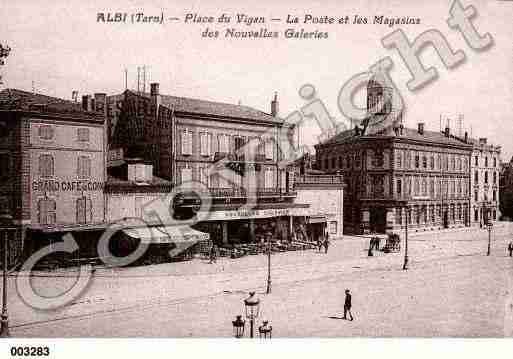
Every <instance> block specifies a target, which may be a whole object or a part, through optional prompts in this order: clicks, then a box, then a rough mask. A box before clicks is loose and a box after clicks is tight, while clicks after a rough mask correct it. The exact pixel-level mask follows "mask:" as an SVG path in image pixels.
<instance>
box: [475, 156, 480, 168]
mask: <svg viewBox="0 0 513 359" xmlns="http://www.w3.org/2000/svg"><path fill="white" fill-rule="evenodd" d="M474 165H475V166H479V159H478V157H477V156H476V157H474Z"/></svg>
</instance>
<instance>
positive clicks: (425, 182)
mask: <svg viewBox="0 0 513 359" xmlns="http://www.w3.org/2000/svg"><path fill="white" fill-rule="evenodd" d="M422 195H423V196H426V195H427V179H425V178H423V179H422Z"/></svg>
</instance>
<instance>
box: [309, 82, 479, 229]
mask: <svg viewBox="0 0 513 359" xmlns="http://www.w3.org/2000/svg"><path fill="white" fill-rule="evenodd" d="M378 76H379V75H378ZM380 83H385V82H384V81H383V80H380V79H379V78H377V79H376V78H374V79H372V80H371V81H370V82H369V86H368V89H367V90H368V92H367V93H368V97H367V102H368V106H367V107H368V109H369V110H372V111H373V110H374V104H375V103H380V102H381V103H384V104H385V105H384V106H381V107H379V108H378V109H377V111H378V113H373V112H372V111H371V112H370V113H369V119H370V120H371V121H375V122H377V123H379V124H380V126H379V128H377V130H374V131H369V132H364V130H363V129H360V128H358V127H356V128H355V129H354V130H348V131H344V132H342V133H339V134H338V135H336V136H335V137H334V138H332V139H330V140H328V141H326V142H324V143H321V144H318V145H317V146H316V156H317V164H318V167H319V169H321V170H323V171H325V172H327V173H341V174H343V176H344V180H345V182H346V188H345V196H344V197H345V198H344V229H345V231H346V232H348V233H369V232H378V233H384V232H386V231H393V230H399V229H401V228H403V227H404V226H405V224H406V220H408V225H409V227H410V228H411V229H413V230H430V229H438V228H447V227H455V226H466V225H468V224H469V210H470V198H469V193H470V178H469V169H470V163H469V161H470V154H471V151H472V145H470V144H467V143H464V141H461V140H459V139H457V138H455V137H454V136H452V135H451V134H450V130H449V128H446V129H445V131H444V132H433V131H427V130H425V129H424V124H423V123H419V124H418V128H417V129H409V128H405V127H404V126H403V125H402V114H401V112H400V111H398V110H397V109H394V107H393V106H391V105H390V104H393V103H394V101H393V99H391V98H390V96H391V95H392V94H391V91H389V89H387V88H386V87H383V88H381V89H380V88H378V87H379V84H380ZM380 96H381V97H383V98H380ZM376 116H379V118H378V119H377V120H376V118H375V117H376ZM367 123H371V122H370V121H369V122H367Z"/></svg>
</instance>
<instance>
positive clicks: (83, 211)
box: [76, 197, 93, 224]
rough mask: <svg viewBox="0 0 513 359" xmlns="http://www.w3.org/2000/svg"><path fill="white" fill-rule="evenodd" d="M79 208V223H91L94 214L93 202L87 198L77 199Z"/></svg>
mask: <svg viewBox="0 0 513 359" xmlns="http://www.w3.org/2000/svg"><path fill="white" fill-rule="evenodd" d="M76 207H77V223H78V224H84V223H91V221H92V217H93V213H92V202H91V199H89V198H86V197H81V198H77V201H76Z"/></svg>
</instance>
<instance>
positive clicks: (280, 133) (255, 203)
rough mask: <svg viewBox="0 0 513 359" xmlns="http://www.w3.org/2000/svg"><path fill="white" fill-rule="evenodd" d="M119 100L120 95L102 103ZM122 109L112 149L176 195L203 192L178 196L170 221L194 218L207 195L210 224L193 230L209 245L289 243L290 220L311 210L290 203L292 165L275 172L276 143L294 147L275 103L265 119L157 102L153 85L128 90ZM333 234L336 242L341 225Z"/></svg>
mask: <svg viewBox="0 0 513 359" xmlns="http://www.w3.org/2000/svg"><path fill="white" fill-rule="evenodd" d="M118 101H119V95H116V97H115V98H113V100H112V101H110V100H108V102H109V103H110V102H112V103H113V104H114V103H115V102H118ZM110 106H111V107H112V106H113V105H110ZM118 107H119V106H118ZM120 108H121V110H120V111H119V113H117V114H116V113H114V112H113V116H112V118H114V117H116V118H115V121H116V125H115V127H114V131H113V135H112V141H111V144H110V147H111V149H116V148H122V149H123V150H124V151H125V154H126V155H127V156H129V157H139V158H143V159H145V160H147V161H150V162H151V163H153V164H154V168H155V175H157V176H158V177H160V178H163V179H166V180H168V181H170V182H171V183H172V185H173V187H174V188H177V187H178V186H180V185H183V184H187V183H190V182H193V181H194V182H200V183H202V184H203V185H204V189H205V190H204V191H203V192H202V193H197V191H196V193H190V192H187V191H182V193H181V194H180V196H178V197H177V198H176V203H173V208H174V210H175V216H178V217H179V218H189V217H192V216H193V215H194V213H195V210H196V209H197V208H196V207H198V206H199V203H200V199H199V198H205V196H207V197H208V198H209V200H211V203H212V205H211V208H210V211H209V212H210V213H209V214H208V219H207V220H203V221H201V222H200V223H197V224H196V225H195V228H197V229H199V230H201V231H203V232H207V233H209V234H210V237H211V239H212V240H213V241H215V242H218V243H226V242H228V241H234V242H237V241H248V240H252V239H255V238H258V237H259V236H263V235H264V234H266V233H271V234H273V236H274V238H284V239H285V238H290V236H291V234H292V229H293V226H294V217H298V218H299V217H301V218H303V217H304V211H301V209H305V208H308V207H309V205H308V204H305V203H297V202H295V201H294V199H295V198H296V192H295V189H294V173H295V169H294V168H293V166H281V165H280V163H281V160H282V159H283V158H282V156H283V154H282V152H281V151H280V147H279V141H280V139H283V138H287V139H288V141H290V142H292V138H293V135H294V129H293V128H292V127H290V126H289V125H287V124H286V123H285V122H284V121H283V120H282V119H280V118H279V117H278V100H277V97H276V96H275V98H274V100H273V101H272V103H271V113H265V112H262V111H259V110H256V109H253V108H251V107H248V106H242V105H234V104H226V103H218V102H210V101H204V100H198V99H190V98H183V97H175V96H166V95H161V94H160V93H159V86H158V84H151V93H150V94H141V93H135V92H131V91H126V92H125V93H124V94H123V101H122V103H121V106H120ZM198 197H199V198H198ZM248 203H250V206H249V207H248V206H246V205H247V204H248ZM324 221H326V219H325V220H324ZM336 228H338V229H339V230H338V232H337V234H336V235H340V234H341V228H342V225H341V224H339V225H338V226H336Z"/></svg>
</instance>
